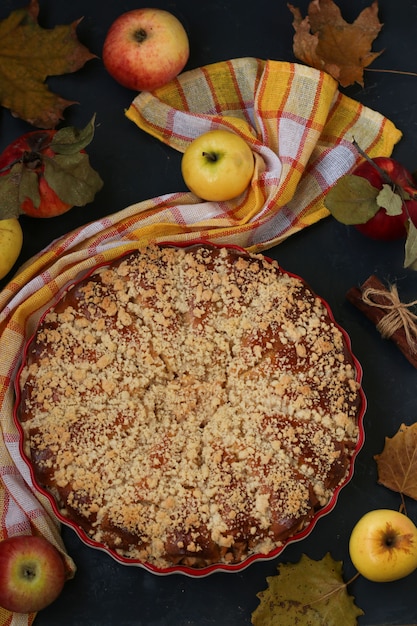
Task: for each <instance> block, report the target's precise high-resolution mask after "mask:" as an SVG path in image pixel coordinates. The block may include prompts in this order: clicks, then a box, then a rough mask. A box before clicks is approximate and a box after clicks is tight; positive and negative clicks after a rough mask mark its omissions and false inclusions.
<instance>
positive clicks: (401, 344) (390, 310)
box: [346, 275, 417, 368]
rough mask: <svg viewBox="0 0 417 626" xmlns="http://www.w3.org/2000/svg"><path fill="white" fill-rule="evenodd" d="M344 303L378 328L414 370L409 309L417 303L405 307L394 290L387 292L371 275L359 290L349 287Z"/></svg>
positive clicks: (415, 332)
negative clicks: (363, 315) (362, 314)
mask: <svg viewBox="0 0 417 626" xmlns="http://www.w3.org/2000/svg"><path fill="white" fill-rule="evenodd" d="M346 298H347V300H348V301H349V302H350V303H351V304H353V305H354V306H355V307H356V308H357V309H359V310H360V311H362V313H364V314H365V315H366V317H367V318H368V319H369V320H370V321H371V322H372V323H373V324H375V326H376V327H377V329H378V330H379V331H380V333H381V335H382V336H383V337H384V338H387V339H391V340H392V341H393V342H394V343H395V344H396V346H397V347H398V348H399V349H400V350H401V352H402V353H403V354H404V356H405V357H406V358H407V359H408V361H409V362H410V363H411V365H412V366H413V367H415V368H417V315H415V314H414V313H413V312H412V311H411V310H410V307H411V306H414V305H415V304H417V301H415V302H411V303H409V304H404V303H402V302H401V301H400V300H399V297H398V292H397V289H396V287H395V285H394V286H393V287H391V289H387V287H385V285H384V284H383V283H382V282H381V281H380V280H379V279H378V278H377V277H376V276H374V275H372V276H370V277H369V278H368V279H367V280H366V281H365V282H364V283H363V284H362V285H361V286H360V287H352V288H351V289H349V291H348V292H347V294H346Z"/></svg>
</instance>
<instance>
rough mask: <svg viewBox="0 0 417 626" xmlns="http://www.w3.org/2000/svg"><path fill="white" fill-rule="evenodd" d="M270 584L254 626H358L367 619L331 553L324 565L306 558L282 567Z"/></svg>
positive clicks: (340, 563)
mask: <svg viewBox="0 0 417 626" xmlns="http://www.w3.org/2000/svg"><path fill="white" fill-rule="evenodd" d="M267 582H268V588H267V589H265V590H264V591H260V592H259V593H258V594H257V596H258V598H259V600H260V603H259V605H258V607H257V608H256V609H255V611H254V612H253V613H252V624H253V626H276V625H277V624H279V626H294V624H298V626H307V625H308V626H316V625H317V626H340V624H343V625H344V626H355V625H356V624H357V619H356V618H357V617H358V616H359V615H363V611H362V609H360V608H359V607H357V606H356V605H355V602H354V598H353V597H352V596H350V595H349V594H348V593H347V591H346V584H345V582H344V580H343V572H342V562H341V561H335V560H334V559H333V558H332V557H331V555H330V554H329V553H328V554H326V555H325V556H324V557H323V559H322V560H321V561H314V560H312V559H310V558H309V557H307V556H306V555H305V554H303V555H302V557H301V559H300V561H299V562H298V563H295V564H292V563H284V564H281V565H279V566H278V575H276V576H270V577H268V578H267Z"/></svg>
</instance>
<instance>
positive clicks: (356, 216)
mask: <svg viewBox="0 0 417 626" xmlns="http://www.w3.org/2000/svg"><path fill="white" fill-rule="evenodd" d="M378 195H379V189H376V188H375V187H373V186H372V185H371V183H370V182H369V181H367V180H366V179H365V178H362V176H355V175H354V174H350V175H347V176H342V177H341V178H339V180H338V181H337V182H336V184H335V185H334V186H333V187H332V188H331V189H330V190H329V191H328V193H327V195H326V198H325V200H324V205H325V206H326V208H327V209H328V210H329V211H330V213H331V214H332V215H333V217H334V218H336V219H337V221H338V222H341V223H342V224H347V225H353V224H365V223H366V222H368V221H369V220H370V219H371V218H372V217H373V216H374V215H375V214H376V213H377V212H378V211H379V208H380V207H379V206H378V204H377V197H378Z"/></svg>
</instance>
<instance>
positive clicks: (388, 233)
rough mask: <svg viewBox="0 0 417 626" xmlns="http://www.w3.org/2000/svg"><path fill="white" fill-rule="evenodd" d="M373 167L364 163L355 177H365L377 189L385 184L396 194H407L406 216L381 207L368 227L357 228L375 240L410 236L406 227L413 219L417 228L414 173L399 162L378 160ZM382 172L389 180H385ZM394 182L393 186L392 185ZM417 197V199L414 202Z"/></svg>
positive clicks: (369, 221) (374, 160)
mask: <svg viewBox="0 0 417 626" xmlns="http://www.w3.org/2000/svg"><path fill="white" fill-rule="evenodd" d="M373 163H374V164H375V165H376V166H377V167H374V166H373V165H372V163H370V162H369V161H364V162H363V163H361V164H360V165H358V167H357V168H356V169H355V170H354V172H353V175H354V176H361V177H362V178H365V179H366V180H368V182H369V183H371V185H372V186H373V187H375V189H382V187H383V185H384V184H387V183H388V184H390V185H391V187H392V189H393V191H396V189H398V190H403V191H404V192H405V193H407V194H408V195H409V196H410V199H405V200H404V201H403V206H402V213H400V214H398V215H389V214H388V213H387V211H386V207H380V209H379V210H378V211H377V213H376V214H375V215H374V216H373V217H372V218H371V219H370V220H368V221H367V222H365V223H364V224H355V227H356V229H357V230H359V231H360V232H361V233H363V234H364V235H367V236H368V237H371V238H373V239H385V240H393V239H401V238H403V237H406V236H407V229H406V224H407V220H408V219H411V221H412V222H413V224H414V225H416V226H417V189H416V187H415V182H414V180H413V177H412V175H411V173H410V172H409V171H408V170H407V169H406V168H405V167H404V166H403V165H401V163H399V162H398V161H395V160H394V159H391V158H388V157H376V158H375V159H373ZM378 168H380V169H381V170H383V171H384V172H385V173H386V174H387V176H388V179H389V180H388V181H387V180H386V179H384V177H383V175H382V174H381V172H380V171H379V169H378ZM389 181H391V183H389ZM414 196H416V198H414Z"/></svg>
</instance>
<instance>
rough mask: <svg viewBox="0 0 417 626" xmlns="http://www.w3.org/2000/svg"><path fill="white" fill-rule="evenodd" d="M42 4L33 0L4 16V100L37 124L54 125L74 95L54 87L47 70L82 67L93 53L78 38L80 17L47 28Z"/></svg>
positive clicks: (0, 59) (0, 67)
mask: <svg viewBox="0 0 417 626" xmlns="http://www.w3.org/2000/svg"><path fill="white" fill-rule="evenodd" d="M38 13H39V5H38V1H37V0H30V4H29V6H28V7H27V8H26V9H18V10H16V11H13V12H12V13H10V15H9V16H8V17H7V18H6V19H4V20H1V21H0V104H1V106H3V107H5V108H7V109H10V111H11V113H12V114H13V115H14V116H16V117H19V118H21V119H23V120H25V121H27V122H29V123H30V124H32V125H33V126H37V127H39V128H45V129H49V128H55V126H56V125H57V124H58V122H59V121H60V120H61V119H63V111H64V109H65V108H66V107H68V106H69V105H71V104H75V101H73V100H67V99H65V98H62V97H61V96H59V95H57V94H54V93H52V92H51V91H50V90H49V88H48V86H47V85H46V83H45V80H46V79H47V78H48V76H59V75H62V74H67V73H71V72H75V71H77V70H79V69H80V68H81V67H83V65H84V64H85V63H86V62H87V61H89V60H90V59H93V58H95V55H94V54H92V53H91V52H90V51H89V50H88V48H86V47H85V46H84V45H82V44H81V43H80V42H79V41H78V38H77V34H76V29H77V26H78V24H79V21H80V20H77V21H75V22H73V23H72V24H69V25H59V26H55V27H54V28H51V29H44V28H42V27H41V26H39V24H38Z"/></svg>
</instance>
